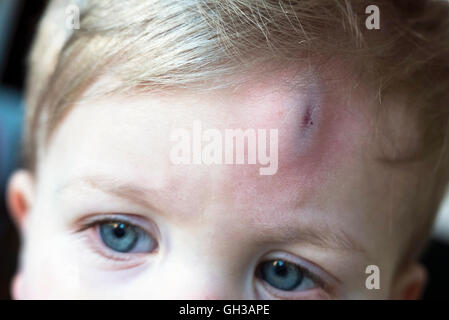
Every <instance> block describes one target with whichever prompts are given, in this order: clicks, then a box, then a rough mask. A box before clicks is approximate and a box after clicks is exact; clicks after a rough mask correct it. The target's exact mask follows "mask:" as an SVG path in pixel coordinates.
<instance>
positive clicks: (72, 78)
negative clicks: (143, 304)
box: [7, 0, 449, 299]
mask: <svg viewBox="0 0 449 320" xmlns="http://www.w3.org/2000/svg"><path fill="white" fill-rule="evenodd" d="M78 9H79V10H80V21H79V28H78V26H77V23H76V22H77V21H76V19H77V10H78ZM448 13H449V7H448V2H447V1H431V0H423V1H416V0H413V1H412V0H410V1H399V0H396V1H392V0H375V1H363V0H357V1H356V0H354V1H352V0H346V1H343V0H342V1H327V0H301V1H293V0H290V1H278V0H276V1H271V0H188V1H185V0H182V1H180V0H164V1H162V0H159V1H158V0H146V1H140V0H139V1H137V0H129V1H106V0H96V1H79V2H75V1H53V2H51V3H50V4H49V7H48V9H47V11H46V13H45V15H44V17H43V19H42V22H41V25H40V27H39V30H38V33H37V37H36V42H35V44H34V47H33V50H32V53H31V56H30V72H29V77H28V90H27V116H26V132H25V136H26V140H25V155H26V159H27V161H28V162H27V163H28V167H27V168H26V169H23V170H21V171H18V172H16V173H15V174H14V175H13V176H12V178H11V180H10V184H9V192H8V195H7V198H8V202H9V206H10V209H11V213H12V216H13V217H14V220H15V221H16V223H17V226H18V227H19V229H20V231H21V234H22V239H23V247H22V252H21V259H20V267H19V270H18V271H17V275H16V277H15V279H14V281H13V285H12V292H13V296H14V298H18V299H30V298H58V299H60V298H63V299H66V298H75V299H77V298H102V299H103V298H127V299H134V298H143V299H153V298H155V299H169V298H174V299H177V298H185V299H416V298H419V297H420V293H421V292H422V289H423V287H424V285H425V282H426V272H425V270H424V269H423V267H422V266H421V265H419V263H418V262H417V259H418V257H419V254H420V253H421V251H422V248H423V246H424V244H425V242H426V239H427V238H428V235H429V230H430V228H431V226H432V223H433V219H434V215H435V212H436V210H437V208H438V206H439V203H440V201H441V199H442V197H443V194H444V191H445V187H446V185H447V181H448V174H449V173H448V169H449V166H448V163H449V162H448V160H449V159H448V155H449V148H448V147H449V146H448V139H449V124H448V120H449V109H448V101H449V100H448V98H449V97H448V92H449V90H448V89H449V16H448ZM67 19H68V20H67ZM70 21H71V22H73V23H72V24H70ZM67 22H69V23H67ZM70 25H72V27H73V28H69V26H70Z"/></svg>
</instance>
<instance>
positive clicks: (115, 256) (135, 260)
mask: <svg viewBox="0 0 449 320" xmlns="http://www.w3.org/2000/svg"><path fill="white" fill-rule="evenodd" d="M129 216H130V215H112V214H109V215H101V216H90V217H87V218H85V219H84V221H83V222H82V223H80V226H79V227H78V228H76V230H75V233H86V232H88V231H92V232H91V234H90V235H88V234H85V239H86V241H87V243H88V245H89V246H90V248H91V249H92V251H94V252H95V253H96V254H97V255H100V256H101V257H103V258H104V259H108V260H109V262H110V261H111V260H113V261H114V262H115V263H116V264H115V265H112V266H111V267H112V268H114V267H117V268H131V267H134V266H137V265H140V264H142V262H143V260H142V259H139V258H143V257H145V256H148V255H153V254H157V252H158V251H159V246H158V245H157V247H156V249H155V250H154V251H153V252H151V253H136V252H134V253H121V252H116V251H114V250H112V249H110V248H108V247H107V246H106V245H105V244H104V243H103V242H102V240H101V238H100V236H99V233H98V226H99V225H100V224H102V223H111V222H119V223H126V224H128V225H129V226H133V227H137V228H140V229H142V230H144V231H145V232H147V233H148V234H149V235H150V236H151V237H152V238H153V239H154V240H155V241H156V243H157V242H158V237H156V236H155V232H154V231H153V232H152V231H149V230H148V229H149V228H145V227H143V226H141V225H142V224H138V223H136V222H135V220H138V219H139V218H138V217H136V218H131V217H129ZM93 237H95V240H93V241H92V238H93ZM298 259H299V258H296V256H295V255H293V254H290V253H287V252H282V253H279V254H270V253H269V254H268V257H265V258H264V259H263V260H261V261H260V262H259V263H258V265H257V269H256V270H255V276H256V277H257V278H258V280H259V281H261V282H265V281H264V280H263V279H262V277H261V272H260V269H259V267H260V266H261V265H262V264H263V263H264V262H269V261H273V260H283V261H285V262H287V263H290V264H293V265H295V266H296V267H297V268H299V270H300V272H301V273H302V274H303V275H304V277H307V278H309V279H310V280H312V281H313V282H314V283H315V284H316V289H321V290H323V291H325V292H328V293H330V292H331V290H332V287H331V286H330V285H329V284H328V283H327V281H325V280H323V278H322V277H321V276H319V275H317V273H316V272H313V271H311V270H310V268H309V267H305V266H303V264H305V263H301V262H298V261H297V260H298ZM264 286H269V287H270V289H269V291H274V292H275V293H274V295H275V296H281V297H283V298H285V297H286V296H288V295H294V294H295V293H297V294H298V293H300V292H301V291H282V290H279V289H276V288H274V287H272V286H271V285H270V284H268V283H264ZM311 290H315V289H311ZM276 293H277V294H276ZM272 294H273V293H272Z"/></svg>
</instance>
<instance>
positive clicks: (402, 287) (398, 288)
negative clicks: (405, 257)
mask: <svg viewBox="0 0 449 320" xmlns="http://www.w3.org/2000/svg"><path fill="white" fill-rule="evenodd" d="M426 282H427V270H426V268H425V267H424V266H423V265H421V264H419V263H417V262H414V263H411V264H410V265H409V266H408V267H407V268H405V269H404V270H403V271H402V272H400V273H398V275H397V276H396V279H395V281H394V282H393V288H392V293H391V298H392V299H394V300H417V299H420V298H421V295H422V293H423V291H424V288H425V286H426Z"/></svg>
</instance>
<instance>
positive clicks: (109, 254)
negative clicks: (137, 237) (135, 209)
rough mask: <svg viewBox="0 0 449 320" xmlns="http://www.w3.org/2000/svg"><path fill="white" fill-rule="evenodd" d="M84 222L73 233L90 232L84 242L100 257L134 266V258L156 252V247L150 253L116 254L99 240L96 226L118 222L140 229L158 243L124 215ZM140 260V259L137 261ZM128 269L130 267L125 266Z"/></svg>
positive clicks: (108, 216) (92, 218)
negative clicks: (132, 262)
mask: <svg viewBox="0 0 449 320" xmlns="http://www.w3.org/2000/svg"><path fill="white" fill-rule="evenodd" d="M85 220H86V221H84V222H82V223H81V226H80V227H78V228H76V230H75V233H80V234H81V233H86V232H89V231H92V232H91V234H90V235H87V234H86V235H85V237H86V240H87V242H88V245H89V246H90V248H91V249H92V250H93V251H94V252H95V253H97V254H99V255H101V256H102V257H104V258H106V259H110V260H114V261H116V262H118V263H126V262H131V261H134V262H135V264H136V265H137V264H138V261H137V262H136V261H135V260H136V258H137V259H138V258H142V257H144V256H148V255H152V254H155V253H157V252H158V247H156V249H155V250H154V251H153V252H151V253H136V252H133V253H122V252H116V251H114V250H112V249H110V248H108V247H107V246H106V245H105V244H104V243H103V241H102V240H101V238H100V236H99V234H98V229H97V228H98V226H99V225H100V224H102V223H111V222H112V223H113V222H119V223H126V224H128V225H129V226H132V227H136V228H140V229H142V230H144V231H145V232H147V233H148V234H149V235H150V236H151V237H152V238H153V239H154V240H155V241H156V242H158V240H157V237H156V236H155V235H154V233H153V232H151V231H149V230H148V229H147V228H145V227H142V226H140V225H137V223H135V222H134V221H133V220H134V219H132V218H129V217H126V216H124V215H119V216H117V215H102V216H100V217H99V216H94V217H88V218H86V219H85ZM92 237H95V240H94V241H91V240H92V239H91V238H92ZM138 260H140V259H138ZM127 267H130V266H127Z"/></svg>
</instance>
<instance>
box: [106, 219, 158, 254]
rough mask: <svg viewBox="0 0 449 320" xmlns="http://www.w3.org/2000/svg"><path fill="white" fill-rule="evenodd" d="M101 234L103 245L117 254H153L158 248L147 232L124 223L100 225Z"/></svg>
mask: <svg viewBox="0 0 449 320" xmlns="http://www.w3.org/2000/svg"><path fill="white" fill-rule="evenodd" d="M99 233H100V236H101V240H102V241H103V243H104V244H105V245H106V246H107V247H108V248H110V249H112V250H114V251H117V252H123V253H126V252H151V251H153V250H155V249H156V246H157V244H156V241H155V239H154V238H153V237H152V236H150V235H149V234H148V233H147V232H145V231H144V230H142V229H141V228H139V227H135V226H132V225H130V224H127V223H123V222H103V223H99Z"/></svg>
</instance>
